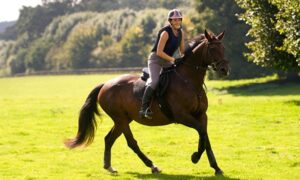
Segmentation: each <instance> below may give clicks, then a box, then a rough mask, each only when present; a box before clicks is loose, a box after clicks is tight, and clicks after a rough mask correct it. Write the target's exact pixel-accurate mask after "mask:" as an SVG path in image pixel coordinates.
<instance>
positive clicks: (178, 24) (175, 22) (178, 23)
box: [170, 18, 182, 29]
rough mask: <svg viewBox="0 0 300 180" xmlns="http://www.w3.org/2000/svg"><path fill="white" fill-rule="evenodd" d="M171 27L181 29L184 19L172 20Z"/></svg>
mask: <svg viewBox="0 0 300 180" xmlns="http://www.w3.org/2000/svg"><path fill="white" fill-rule="evenodd" d="M170 23H171V25H172V26H173V28H175V29H179V28H180V27H181V23H182V19H181V18H174V19H171V20H170Z"/></svg>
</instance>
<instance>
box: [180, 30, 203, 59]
mask: <svg viewBox="0 0 300 180" xmlns="http://www.w3.org/2000/svg"><path fill="white" fill-rule="evenodd" d="M205 39H206V38H205V35H204V34H199V35H197V36H195V37H194V38H193V39H192V40H191V41H190V42H189V43H188V46H187V47H186V48H185V51H184V56H183V57H182V59H186V58H188V57H189V56H190V55H191V54H192V51H193V49H194V48H195V47H196V46H198V45H199V44H200V43H202V42H203V41H204V40H205Z"/></svg>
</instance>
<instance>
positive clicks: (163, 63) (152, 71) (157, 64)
mask: <svg viewBox="0 0 300 180" xmlns="http://www.w3.org/2000/svg"><path fill="white" fill-rule="evenodd" d="M172 64H173V63H172V62H169V61H167V60H164V59H162V58H160V57H159V56H157V55H156V53H155V52H151V53H150V55H149V56H148V68H149V75H150V77H149V79H148V80H147V83H146V85H147V86H151V88H152V89H156V87H157V85H158V81H159V75H160V73H161V71H162V68H166V67H170V66H172Z"/></svg>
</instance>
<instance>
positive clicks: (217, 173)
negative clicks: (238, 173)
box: [215, 169, 224, 176]
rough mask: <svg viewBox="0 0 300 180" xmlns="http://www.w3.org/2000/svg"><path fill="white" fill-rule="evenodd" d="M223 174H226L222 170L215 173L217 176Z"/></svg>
mask: <svg viewBox="0 0 300 180" xmlns="http://www.w3.org/2000/svg"><path fill="white" fill-rule="evenodd" d="M223 174H224V172H223V171H222V170H221V169H219V170H216V172H215V175H216V176H223Z"/></svg>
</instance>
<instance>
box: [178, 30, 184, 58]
mask: <svg viewBox="0 0 300 180" xmlns="http://www.w3.org/2000/svg"><path fill="white" fill-rule="evenodd" d="M184 42H185V34H184V32H183V30H182V29H181V42H180V46H179V53H180V56H181V57H182V56H183V55H184V51H185V44H184Z"/></svg>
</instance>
